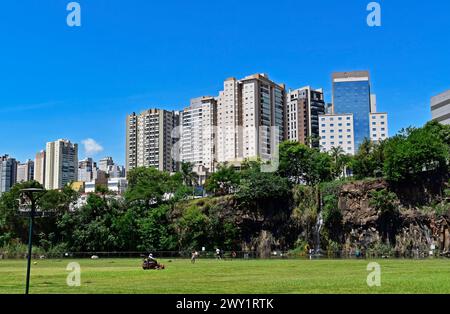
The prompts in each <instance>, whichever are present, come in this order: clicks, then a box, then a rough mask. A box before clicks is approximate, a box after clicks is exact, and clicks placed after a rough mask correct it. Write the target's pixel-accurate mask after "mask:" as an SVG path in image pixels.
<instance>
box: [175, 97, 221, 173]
mask: <svg viewBox="0 0 450 314" xmlns="http://www.w3.org/2000/svg"><path fill="white" fill-rule="evenodd" d="M216 117H217V101H216V99H215V98H214V97H209V96H205V97H199V98H195V99H192V100H191V105H190V106H189V107H188V108H186V109H184V110H183V112H182V113H181V117H180V132H181V139H180V154H181V158H180V159H181V160H182V161H184V162H189V163H192V164H194V165H195V166H196V167H200V166H203V167H206V168H207V169H210V170H212V169H213V168H214V164H215V161H216V154H215V149H216V124H217V121H216Z"/></svg>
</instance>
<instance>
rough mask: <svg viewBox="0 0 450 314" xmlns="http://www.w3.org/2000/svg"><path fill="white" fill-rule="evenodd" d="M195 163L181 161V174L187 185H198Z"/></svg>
mask: <svg viewBox="0 0 450 314" xmlns="http://www.w3.org/2000/svg"><path fill="white" fill-rule="evenodd" d="M193 169H194V164H193V163H190V162H182V163H181V176H182V177H183V182H184V184H185V185H186V186H189V187H192V186H194V185H197V181H198V180H197V175H196V174H195V172H194V170H193Z"/></svg>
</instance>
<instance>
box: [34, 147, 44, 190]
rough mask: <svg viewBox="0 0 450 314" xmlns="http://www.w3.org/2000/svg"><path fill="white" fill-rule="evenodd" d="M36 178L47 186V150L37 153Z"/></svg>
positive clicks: (35, 163)
mask: <svg viewBox="0 0 450 314" xmlns="http://www.w3.org/2000/svg"><path fill="white" fill-rule="evenodd" d="M34 180H35V181H37V182H39V183H40V184H41V185H42V186H45V150H42V151H40V152H39V153H37V154H36V157H35V159H34Z"/></svg>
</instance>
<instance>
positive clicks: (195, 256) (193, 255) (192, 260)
mask: <svg viewBox="0 0 450 314" xmlns="http://www.w3.org/2000/svg"><path fill="white" fill-rule="evenodd" d="M197 257H198V252H197V251H193V252H192V255H191V263H192V264H195V261H196V259H197Z"/></svg>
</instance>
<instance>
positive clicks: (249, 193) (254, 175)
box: [236, 169, 290, 209]
mask: <svg viewBox="0 0 450 314" xmlns="http://www.w3.org/2000/svg"><path fill="white" fill-rule="evenodd" d="M289 194H290V187H289V182H288V180H287V179H286V178H282V177H280V176H278V175H276V174H274V173H265V172H260V171H259V170H258V169H254V170H253V171H248V172H247V173H246V174H245V175H244V176H243V178H242V180H241V183H240V185H239V187H238V190H237V193H236V197H237V199H238V200H239V201H240V203H241V204H243V205H247V207H252V206H255V207H256V208H257V209H258V208H259V207H260V206H261V205H263V204H267V203H271V202H275V203H277V202H279V201H280V200H283V199H287V198H288V197H289Z"/></svg>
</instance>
